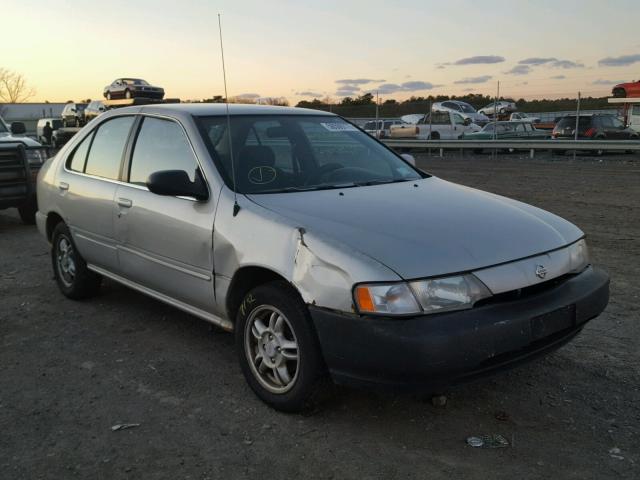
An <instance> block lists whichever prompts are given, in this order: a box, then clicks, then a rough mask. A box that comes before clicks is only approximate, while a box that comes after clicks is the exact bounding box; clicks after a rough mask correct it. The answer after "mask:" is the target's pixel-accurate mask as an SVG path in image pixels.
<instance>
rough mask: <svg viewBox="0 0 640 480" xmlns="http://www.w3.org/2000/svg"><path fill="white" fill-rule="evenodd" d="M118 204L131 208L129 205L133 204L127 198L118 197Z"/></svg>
mask: <svg viewBox="0 0 640 480" xmlns="http://www.w3.org/2000/svg"><path fill="white" fill-rule="evenodd" d="M118 205H120V206H121V207H124V208H131V205H133V202H132V201H131V200H129V199H128V198H118Z"/></svg>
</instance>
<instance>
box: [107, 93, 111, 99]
mask: <svg viewBox="0 0 640 480" xmlns="http://www.w3.org/2000/svg"><path fill="white" fill-rule="evenodd" d="M107 100H111V92H107Z"/></svg>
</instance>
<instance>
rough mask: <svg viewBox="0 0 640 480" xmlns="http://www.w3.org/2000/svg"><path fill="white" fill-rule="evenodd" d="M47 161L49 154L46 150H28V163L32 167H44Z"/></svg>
mask: <svg viewBox="0 0 640 480" xmlns="http://www.w3.org/2000/svg"><path fill="white" fill-rule="evenodd" d="M46 159H47V154H46V152H45V150H44V148H30V149H28V150H27V161H28V162H29V166H31V167H38V166H40V165H42V164H43V163H44V162H45V160H46Z"/></svg>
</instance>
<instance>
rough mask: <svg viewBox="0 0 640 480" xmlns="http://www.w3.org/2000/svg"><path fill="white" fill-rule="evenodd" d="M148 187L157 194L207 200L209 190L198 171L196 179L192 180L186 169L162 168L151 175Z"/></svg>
mask: <svg viewBox="0 0 640 480" xmlns="http://www.w3.org/2000/svg"><path fill="white" fill-rule="evenodd" d="M147 188H148V189H149V191H150V192H152V193H155V194H156V195H167V196H172V197H193V198H195V199H196V200H201V201H203V200H207V199H208V198H209V192H208V191H207V187H206V185H205V184H204V181H203V180H202V177H201V176H200V172H197V173H196V179H195V181H194V182H192V181H191V179H190V178H189V175H188V174H187V172H185V171H184V170H161V171H159V172H154V173H152V174H151V175H149V178H148V179H147Z"/></svg>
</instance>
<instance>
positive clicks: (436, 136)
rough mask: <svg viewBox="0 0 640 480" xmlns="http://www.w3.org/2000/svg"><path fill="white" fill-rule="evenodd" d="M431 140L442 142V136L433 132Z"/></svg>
mask: <svg viewBox="0 0 640 480" xmlns="http://www.w3.org/2000/svg"><path fill="white" fill-rule="evenodd" d="M429 140H440V134H439V133H438V132H432V133H431V135H430V136H429Z"/></svg>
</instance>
